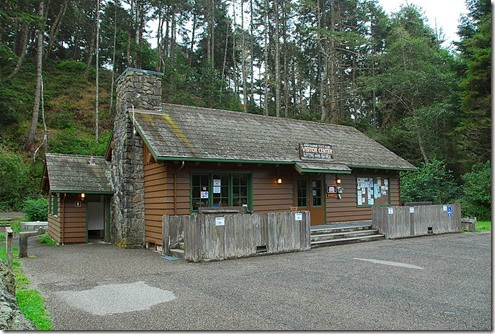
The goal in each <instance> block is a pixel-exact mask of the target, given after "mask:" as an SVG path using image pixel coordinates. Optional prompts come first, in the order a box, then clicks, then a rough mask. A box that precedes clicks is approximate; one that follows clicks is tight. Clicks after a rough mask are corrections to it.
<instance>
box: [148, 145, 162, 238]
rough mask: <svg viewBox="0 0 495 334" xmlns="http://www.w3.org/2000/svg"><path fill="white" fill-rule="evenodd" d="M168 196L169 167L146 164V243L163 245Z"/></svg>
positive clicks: (159, 164)
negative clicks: (163, 226)
mask: <svg viewBox="0 0 495 334" xmlns="http://www.w3.org/2000/svg"><path fill="white" fill-rule="evenodd" d="M145 154H146V152H145ZM145 159H146V156H145ZM166 196H167V165H166V164H164V163H149V164H145V166H144V227H145V241H146V242H148V243H152V244H158V245H161V244H162V216H163V215H164V214H165V211H166V202H167V201H166Z"/></svg>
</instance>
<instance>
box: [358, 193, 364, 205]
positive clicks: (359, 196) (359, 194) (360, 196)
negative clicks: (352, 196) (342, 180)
mask: <svg viewBox="0 0 495 334" xmlns="http://www.w3.org/2000/svg"><path fill="white" fill-rule="evenodd" d="M362 196H363V195H362V193H361V190H358V192H357V204H358V205H363V197H362Z"/></svg>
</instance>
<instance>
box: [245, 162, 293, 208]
mask: <svg viewBox="0 0 495 334" xmlns="http://www.w3.org/2000/svg"><path fill="white" fill-rule="evenodd" d="M281 170H283V171H284V172H281V171H279V173H278V175H277V167H273V168H266V167H265V168H264V169H261V168H259V169H257V170H256V171H254V172H253V173H252V182H253V211H254V212H273V211H288V210H290V207H291V206H293V201H294V195H293V193H292V192H293V191H294V186H293V182H292V175H291V174H292V173H290V171H288V170H287V169H286V168H283V169H281ZM279 177H280V178H281V179H282V183H281V184H278V183H276V182H275V180H276V179H277V178H279Z"/></svg>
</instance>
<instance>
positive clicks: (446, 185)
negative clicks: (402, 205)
mask: <svg viewBox="0 0 495 334" xmlns="http://www.w3.org/2000/svg"><path fill="white" fill-rule="evenodd" d="M458 189H459V186H458V185H457V183H456V182H455V180H454V177H453V175H452V172H451V171H450V170H447V168H446V167H445V163H444V162H443V161H441V160H436V159H432V160H431V161H429V162H427V163H422V164H421V165H420V167H419V168H418V170H417V171H414V172H407V173H401V178H400V190H401V197H402V200H403V201H404V202H422V201H432V202H433V203H435V204H441V203H447V202H450V201H454V200H455V199H456V197H457V194H458Z"/></svg>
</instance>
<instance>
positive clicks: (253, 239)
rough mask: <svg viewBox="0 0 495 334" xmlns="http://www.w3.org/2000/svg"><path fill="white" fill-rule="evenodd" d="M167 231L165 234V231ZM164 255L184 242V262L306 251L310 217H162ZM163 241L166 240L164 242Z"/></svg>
mask: <svg viewBox="0 0 495 334" xmlns="http://www.w3.org/2000/svg"><path fill="white" fill-rule="evenodd" d="M165 230H167V231H165ZM163 231H164V232H163V234H164V248H163V250H164V253H166V252H168V250H169V249H168V247H167V244H168V237H169V236H170V240H171V242H170V245H173V242H175V241H177V240H179V239H180V236H181V235H183V239H184V258H185V259H186V260H188V261H193V262H200V261H211V260H223V259H229V258H238V257H245V256H251V255H255V254H258V253H282V252H291V251H299V250H307V249H310V247H311V244H310V234H311V233H310V216H309V212H308V211H304V212H296V213H295V212H270V213H252V214H197V215H191V216H166V215H165V216H163ZM165 237H166V239H165Z"/></svg>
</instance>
